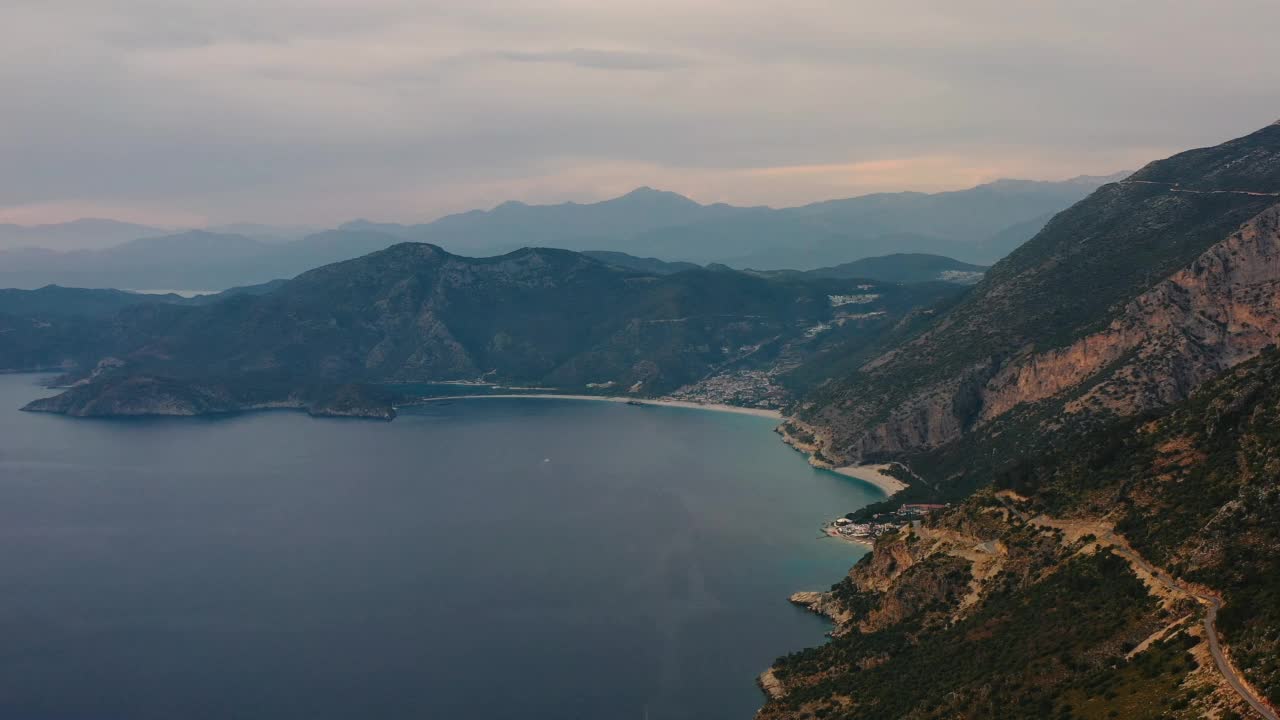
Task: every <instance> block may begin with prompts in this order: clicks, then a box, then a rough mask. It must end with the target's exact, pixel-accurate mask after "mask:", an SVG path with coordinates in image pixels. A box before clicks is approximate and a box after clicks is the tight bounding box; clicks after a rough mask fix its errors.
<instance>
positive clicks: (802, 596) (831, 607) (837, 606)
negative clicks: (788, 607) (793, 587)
mask: <svg viewBox="0 0 1280 720" xmlns="http://www.w3.org/2000/svg"><path fill="white" fill-rule="evenodd" d="M787 599H788V600H790V601H791V604H792V605H799V606H800V607H802V608H804V609H805V610H808V611H809V612H812V613H814V614H816V615H821V616H823V617H825V618H827V619H829V620H830V621H831V622H833V623H835V625H836V629H835V632H836V633H839V632H843V631H845V629H846V628H847V626H848V624H849V622H850V621H852V620H853V613H851V612H850V611H849V609H848V608H847V607H845V606H844V605H843V604H842V603H841V602H840V601H839V600H838V599H837V598H836V597H835V596H834V595H832V594H831V593H829V592H810V591H806V592H798V593H793V594H792V595H791V597H789V598H787Z"/></svg>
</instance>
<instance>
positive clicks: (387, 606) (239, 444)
mask: <svg viewBox="0 0 1280 720" xmlns="http://www.w3.org/2000/svg"><path fill="white" fill-rule="evenodd" d="M40 380H42V378H41V377H39V376H35V375H4V376H0V639H2V641H0V718H21V719H23V720H45V719H48V720H55V719H56V720H150V719H153V718H154V719H162V718H163V719H164V720H171V719H173V718H184V719H186V720H198V719H202V718H210V719H212V718H218V719H222V718H238V719H241V720H257V719H261V720H293V719H297V720H322V719H326V718H441V719H452V718H467V719H469V720H500V719H501V720H506V719H512V720H514V719H516V718H520V719H522V720H529V719H542V718H546V719H549V720H550V719H556V720H558V719H561V718H565V719H573V718H582V719H590V720H595V719H604V720H615V719H618V720H629V719H632V718H634V719H635V720H644V719H645V718H649V719H650V720H676V719H689V720H693V719H697V720H714V719H716V718H726V719H728V718H740V719H743V720H746V719H748V718H750V717H751V716H752V715H753V713H754V712H755V711H756V710H757V709H758V708H759V706H760V705H761V704H762V702H763V696H762V694H761V692H760V690H759V689H758V688H757V687H756V684H755V678H756V676H757V675H758V674H759V673H760V672H761V671H763V670H765V669H766V668H767V667H768V666H769V665H770V663H771V662H772V661H773V660H774V659H775V658H777V657H778V656H780V655H785V654H786V653H788V652H792V651H796V650H799V649H801V648H804V647H807V646H812V645H816V644H819V643H822V642H824V639H825V638H824V634H825V633H826V632H827V631H828V630H829V626H828V625H827V623H826V622H825V621H824V620H822V619H821V618H819V617H816V616H814V615H811V614H809V613H807V612H805V611H803V610H801V609H799V608H796V607H793V606H792V605H790V604H789V603H788V602H787V596H788V595H790V594H791V593H792V592H795V591H798V590H821V589H826V588H827V587H829V586H830V585H832V584H833V583H835V582H837V581H838V580H840V579H841V577H842V576H843V575H844V574H845V573H846V572H847V571H848V569H849V568H850V566H852V565H853V564H854V563H855V562H856V561H857V560H858V558H859V557H860V556H861V555H862V554H863V553H864V552H865V551H864V550H863V549H862V548H861V547H860V546H857V545H854V544H851V543H847V542H844V541H841V540H837V539H832V538H826V537H824V536H823V535H822V533H821V525H822V523H823V522H824V521H826V520H829V519H831V518H834V517H837V516H839V515H841V514H844V513H847V512H850V511H852V510H856V509H858V508H860V507H862V506H865V505H867V504H869V503H872V502H875V501H877V500H880V499H881V498H882V497H883V495H882V493H881V492H880V491H879V490H877V489H875V488H874V487H872V486H870V485H868V484H865V483H863V482H861V481H859V480H855V479H852V478H847V477H844V476H841V475H837V474H834V473H830V472H826V471H821V470H816V469H814V468H812V467H810V466H809V465H808V464H807V463H806V462H805V458H804V457H803V456H801V455H800V454H798V453H796V452H794V451H793V450H791V449H790V448H788V447H787V446H785V445H783V444H782V442H781V441H780V440H779V438H778V437H777V436H776V435H775V434H774V433H773V432H772V429H773V426H774V424H775V422H776V421H774V420H771V419H769V418H761V417H754V416H749V415H738V414H731V413H720V412H711V411H706V410H697V409H683V408H669V407H656V406H643V407H636V406H630V405H625V404H617V403H605V402H591V401H572V400H543V399H497V398H483V399H469V400H460V401H446V402H438V403H434V404H429V405H425V406H422V407H416V408H410V409H406V410H405V411H404V412H402V414H401V415H400V417H398V418H397V419H396V420H395V421H393V422H389V423H387V422H375V421H364V420H342V419H316V418H311V417H308V416H306V415H305V414H302V413H297V412H291V411H269V412H256V413H248V414H241V415H233V416H226V417H213V418H173V419H129V420H93V419H73V418H66V417H60V416H54V415H43V414H33V413H23V412H19V410H18V408H20V407H21V406H22V405H23V404H24V403H26V402H27V401H29V400H31V399H34V398H36V397H40V396H43V395H46V394H48V391H47V390H45V389H43V388H42V387H40V385H39V381H40Z"/></svg>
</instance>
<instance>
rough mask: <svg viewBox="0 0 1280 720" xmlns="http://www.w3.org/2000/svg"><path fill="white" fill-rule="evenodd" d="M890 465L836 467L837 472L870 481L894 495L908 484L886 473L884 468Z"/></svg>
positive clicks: (885, 492)
mask: <svg viewBox="0 0 1280 720" xmlns="http://www.w3.org/2000/svg"><path fill="white" fill-rule="evenodd" d="M888 468H889V465H887V464H886V465H849V466H846V467H842V468H835V472H838V473H840V474H841V475H847V476H849V477H851V478H857V479H859V480H862V481H863V482H869V483H871V484H872V485H875V486H876V487H878V488H880V489H881V490H882V491H883V492H884V494H885V495H888V496H890V497H893V496H894V495H897V494H898V493H900V492H902V491H903V490H905V489H906V488H907V484H906V483H904V482H902V481H901V480H899V479H898V478H895V477H893V476H891V475H885V474H884V473H883V472H881V471H883V470H887V469H888Z"/></svg>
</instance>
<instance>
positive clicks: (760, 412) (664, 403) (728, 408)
mask: <svg viewBox="0 0 1280 720" xmlns="http://www.w3.org/2000/svg"><path fill="white" fill-rule="evenodd" d="M485 398H498V399H506V400H510V399H512V398H535V399H539V400H594V401H596V402H612V403H639V404H640V405H656V406H660V407H678V408H686V409H690V410H711V411H713V412H727V413H737V414H739V415H754V416H756V417H767V418H771V419H773V420H781V419H782V412H781V411H778V410H766V409H765V408H749V407H739V406H737V405H724V404H721V403H697V402H692V401H690V400H651V399H648V398H629V397H618V396H614V395H562V394H556V393H495V394H492V395H442V396H440V397H428V398H422V399H421V400H417V401H414V402H413V403H406V404H404V405H403V406H402V407H409V406H411V405H425V404H427V403H431V402H435V401H436V400H477V399H480V400H482V399H485Z"/></svg>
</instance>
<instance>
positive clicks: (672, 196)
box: [606, 185, 698, 205]
mask: <svg viewBox="0 0 1280 720" xmlns="http://www.w3.org/2000/svg"><path fill="white" fill-rule="evenodd" d="M619 200H623V201H637V200H638V201H644V202H664V201H665V202H673V203H679V204H681V205H697V204H698V203H697V202H695V201H694V200H691V199H689V198H687V197H685V196H684V195H681V194H680V193H675V192H671V191H670V190H657V189H655V188H651V187H649V186H648V185H641V186H640V187H638V188H636V189H635V190H632V191H631V192H629V193H627V194H626V195H623V196H621V197H617V198H614V199H613V200H612V201H606V202H617V201H619Z"/></svg>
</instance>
